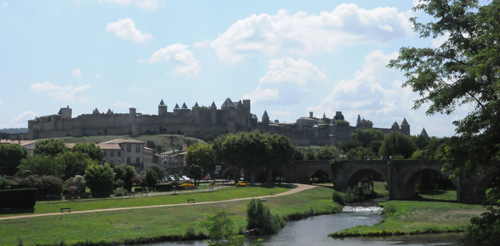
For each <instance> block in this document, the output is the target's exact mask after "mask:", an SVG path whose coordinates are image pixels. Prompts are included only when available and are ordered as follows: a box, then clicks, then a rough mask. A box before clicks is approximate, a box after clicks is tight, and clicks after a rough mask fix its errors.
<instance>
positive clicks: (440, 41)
mask: <svg viewBox="0 0 500 246" xmlns="http://www.w3.org/2000/svg"><path fill="white" fill-rule="evenodd" d="M449 38H450V34H449V33H446V34H444V35H442V36H439V37H437V38H436V39H433V40H432V46H433V47H434V48H439V47H440V46H441V45H442V44H443V43H444V42H446V41H447V40H448V39H449Z"/></svg>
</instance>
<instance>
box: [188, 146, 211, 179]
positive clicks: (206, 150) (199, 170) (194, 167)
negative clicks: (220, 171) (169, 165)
mask: <svg viewBox="0 0 500 246" xmlns="http://www.w3.org/2000/svg"><path fill="white" fill-rule="evenodd" d="M185 160H186V163H187V164H188V166H189V173H190V174H191V175H192V176H193V178H194V179H195V180H199V179H202V178H203V176H204V175H205V174H206V173H208V171H209V169H210V167H212V166H213V164H214V160H215V153H214V151H213V149H212V145H210V144H200V143H195V144H192V145H190V146H189V147H188V149H187V154H186V158H185Z"/></svg>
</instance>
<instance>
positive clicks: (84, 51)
mask: <svg viewBox="0 0 500 246" xmlns="http://www.w3.org/2000/svg"><path fill="white" fill-rule="evenodd" d="M413 5H414V2H413V1H412V0H408V1H394V0H379V1H371V0H370V1H368V0H366V1H350V2H343V1H334V0H329V1H320V0H315V1H289V0H286V1H268V0H266V1H257V0H252V1H222V0H217V1H190V0H187V1H166V0H78V1H70V0H61V1H28V0H26V1H22V0H19V1H18V0H16V1H12V0H7V1H4V2H0V33H1V39H0V128H10V127H27V120H28V119H32V118H34V117H35V116H42V115H50V114H55V113H57V112H58V111H59V108H60V107H66V106H67V105H69V106H70V107H71V108H72V109H73V117H75V116H77V115H80V114H88V113H91V112H92V110H93V109H94V108H98V109H99V110H100V111H101V112H102V111H106V110H107V109H108V108H110V109H111V110H112V111H114V112H116V113H126V112H128V108H129V107H135V108H137V111H138V112H141V113H144V114H157V105H158V103H159V102H160V100H161V99H163V100H164V101H165V103H166V104H167V106H168V111H169V112H171V111H172V109H173V107H174V106H175V104H176V103H179V105H181V104H182V103H184V102H185V103H186V104H187V105H188V107H191V106H193V105H194V104H195V103H196V102H198V104H200V105H207V106H208V105H210V104H211V103H212V101H214V102H215V103H216V105H217V106H220V105H221V103H222V102H223V101H224V100H225V99H226V98H228V97H229V98H231V99H232V100H233V101H237V100H240V99H251V102H252V110H251V111H252V113H254V114H256V115H257V116H258V117H259V118H260V117H261V116H262V114H263V113H264V110H267V112H268V114H269V115H270V117H271V119H272V120H274V119H279V121H280V122H294V121H295V120H296V119H297V118H299V117H303V116H307V115H308V114H309V113H308V112H309V111H313V112H314V115H315V116H322V115H323V113H325V114H326V116H327V117H329V118H331V117H332V116H333V115H334V114H335V111H342V112H343V114H344V115H345V117H346V120H348V121H350V122H351V123H352V124H355V122H356V118H357V115H358V114H359V115H361V117H362V118H365V119H369V120H371V121H373V122H374V125H375V126H376V127H384V128H389V127H390V126H391V125H392V123H394V121H397V122H398V123H399V124H400V123H401V121H402V120H403V118H405V117H406V119H407V121H408V122H409V123H410V125H411V131H412V134H414V135H415V134H418V133H420V131H421V129H422V127H425V128H426V130H427V132H428V133H429V135H434V136H451V135H453V133H454V127H453V126H452V124H451V122H452V121H453V120H454V119H459V118H461V117H463V116H464V115H465V114H466V108H463V109H460V110H458V111H457V112H455V114H453V115H451V116H443V115H434V116H432V117H430V116H426V115H425V110H426V107H423V108H421V109H419V110H416V111H415V110H412V105H413V102H412V101H413V100H414V99H416V98H417V97H418V95H417V94H416V93H413V92H412V91H411V89H410V88H402V87H401V85H402V82H404V81H405V80H404V79H405V78H404V77H403V76H402V73H401V72H399V71H396V70H391V69H388V68H386V65H387V63H388V61H389V60H390V59H393V58H395V57H397V55H398V50H399V48H400V47H402V46H415V47H435V46H438V45H440V42H442V41H441V40H440V39H437V40H432V39H421V38H419V37H418V35H417V34H414V33H413V31H412V25H411V24H410V22H409V21H408V18H409V17H412V16H417V17H419V19H420V20H422V21H427V20H429V18H428V17H427V16H425V15H424V14H423V13H418V12H417V13H414V12H412V11H411V8H412V7H413Z"/></svg>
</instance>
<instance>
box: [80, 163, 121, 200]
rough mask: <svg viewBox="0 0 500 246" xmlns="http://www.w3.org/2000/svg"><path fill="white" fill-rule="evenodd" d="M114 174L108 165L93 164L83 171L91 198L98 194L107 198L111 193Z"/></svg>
mask: <svg viewBox="0 0 500 246" xmlns="http://www.w3.org/2000/svg"><path fill="white" fill-rule="evenodd" d="M114 177H115V173H114V172H113V169H112V168H111V166H109V164H107V163H106V164H104V165H98V164H93V165H91V166H89V167H88V168H87V170H85V176H84V178H85V180H86V181H87V186H88V187H89V188H90V190H91V191H92V196H94V194H98V195H100V196H107V195H109V194H111V193H112V192H113V188H114V187H113V184H114V182H113V181H114Z"/></svg>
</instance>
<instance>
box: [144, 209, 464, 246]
mask: <svg viewBox="0 0 500 246" xmlns="http://www.w3.org/2000/svg"><path fill="white" fill-rule="evenodd" d="M381 213H382V209H381V208H380V207H375V206H371V207H361V206H352V207H349V206H346V207H344V211H343V212H342V213H339V214H330V215H321V216H314V217H310V218H308V219H305V220H300V221H292V222H288V223H287V225H286V227H285V228H283V229H282V230H281V231H279V232H278V233H277V234H275V235H272V236H266V237H263V239H264V243H263V244H264V245H265V246H281V245H283V246H284V245H287V246H308V245H314V246H323V245H329V246H330V245H345V246H360V245H375V246H378V245H408V246H410V245H411V246H420V245H431V246H437V245H456V244H454V242H455V241H456V240H457V239H458V238H459V237H460V235H458V234H434V235H420V236H398V237H377V238H374V237H365V238H359V237H353V238H344V239H333V238H330V237H327V235H328V234H329V233H331V232H334V231H340V230H343V229H347V228H350V227H355V226H358V225H373V224H376V223H379V222H380V220H381V219H382V215H381ZM147 245H148V246H153V245H154V246H186V245H190V246H205V245H207V244H206V243H205V242H204V241H190V242H165V243H157V244H147Z"/></svg>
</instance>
